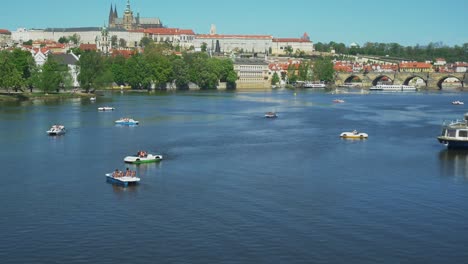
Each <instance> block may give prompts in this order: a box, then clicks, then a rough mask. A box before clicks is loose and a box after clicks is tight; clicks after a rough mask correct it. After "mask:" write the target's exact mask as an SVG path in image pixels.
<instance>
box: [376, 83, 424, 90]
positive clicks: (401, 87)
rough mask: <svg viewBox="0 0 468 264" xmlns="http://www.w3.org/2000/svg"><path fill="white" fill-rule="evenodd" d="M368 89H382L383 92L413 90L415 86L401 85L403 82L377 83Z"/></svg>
mask: <svg viewBox="0 0 468 264" xmlns="http://www.w3.org/2000/svg"><path fill="white" fill-rule="evenodd" d="M369 90H370V91H383V92H414V91H416V86H413V85H403V84H383V83H377V85H376V86H372V87H371V88H369Z"/></svg>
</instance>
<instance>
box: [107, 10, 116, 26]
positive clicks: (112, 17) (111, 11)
mask: <svg viewBox="0 0 468 264" xmlns="http://www.w3.org/2000/svg"><path fill="white" fill-rule="evenodd" d="M114 14H115V13H114V10H112V4H111V8H110V12H109V23H108V25H109V27H112V25H113V24H114Z"/></svg>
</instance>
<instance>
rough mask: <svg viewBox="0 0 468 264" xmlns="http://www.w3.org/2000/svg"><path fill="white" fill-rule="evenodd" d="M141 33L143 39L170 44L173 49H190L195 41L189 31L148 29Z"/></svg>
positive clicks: (191, 32) (193, 34)
mask: <svg viewBox="0 0 468 264" xmlns="http://www.w3.org/2000/svg"><path fill="white" fill-rule="evenodd" d="M143 32H144V34H145V37H148V38H150V39H152V40H153V41H154V42H156V43H163V42H165V43H170V44H172V45H173V46H174V47H176V46H177V45H179V46H180V47H182V48H185V49H188V48H190V47H192V46H193V42H194V39H195V33H194V32H193V30H191V29H178V28H149V29H145V30H144V31H143Z"/></svg>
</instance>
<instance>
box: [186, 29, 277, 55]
mask: <svg viewBox="0 0 468 264" xmlns="http://www.w3.org/2000/svg"><path fill="white" fill-rule="evenodd" d="M272 40H273V37H272V36H270V35H218V34H199V35H196V36H195V39H194V43H193V44H194V48H195V50H197V51H198V50H201V47H202V45H203V43H205V44H206V46H207V49H208V50H209V51H215V48H216V43H217V42H219V47H220V51H221V52H223V53H231V52H241V51H243V52H252V53H255V52H257V53H268V50H269V49H270V47H271V45H272Z"/></svg>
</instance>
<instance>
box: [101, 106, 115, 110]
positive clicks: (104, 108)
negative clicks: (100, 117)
mask: <svg viewBox="0 0 468 264" xmlns="http://www.w3.org/2000/svg"><path fill="white" fill-rule="evenodd" d="M114 110H115V108H114V107H110V106H103V107H98V111H114Z"/></svg>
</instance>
